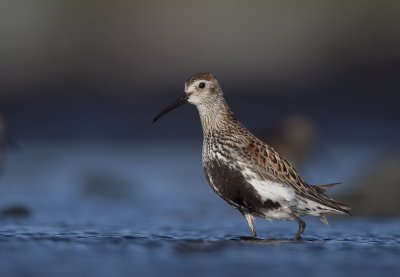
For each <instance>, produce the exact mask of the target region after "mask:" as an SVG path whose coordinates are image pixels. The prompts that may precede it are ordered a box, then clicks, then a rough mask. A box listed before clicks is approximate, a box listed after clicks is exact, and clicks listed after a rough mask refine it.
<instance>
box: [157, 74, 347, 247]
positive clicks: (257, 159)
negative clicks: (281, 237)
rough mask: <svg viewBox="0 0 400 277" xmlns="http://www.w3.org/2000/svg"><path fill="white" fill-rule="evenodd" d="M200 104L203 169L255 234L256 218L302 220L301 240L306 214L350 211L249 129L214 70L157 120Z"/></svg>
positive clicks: (191, 82)
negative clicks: (239, 118)
mask: <svg viewBox="0 0 400 277" xmlns="http://www.w3.org/2000/svg"><path fill="white" fill-rule="evenodd" d="M188 102H189V103H191V104H194V105H195V106H196V107H197V109H198V111H199V114H200V120H201V125H202V127H203V153H202V160H203V167H204V173H205V176H206V178H207V181H208V183H209V184H210V186H211V188H212V189H213V190H214V191H215V193H217V194H218V195H219V196H220V197H221V198H222V199H224V200H225V201H226V202H228V203H229V204H230V205H232V206H233V207H234V208H236V209H238V210H239V211H240V212H241V213H242V214H243V216H244V217H245V219H246V221H247V223H248V225H249V227H250V229H251V232H252V234H253V236H254V237H257V233H256V229H255V227H254V221H255V217H260V218H265V219H270V220H272V219H283V220H296V221H297V222H298V225H299V228H298V231H297V233H296V235H295V239H301V236H302V234H303V232H304V229H305V223H304V221H303V220H301V217H302V216H305V215H312V216H318V217H319V218H320V219H321V221H322V222H323V223H325V224H327V220H326V217H325V214H326V213H334V214H350V209H351V208H350V207H349V206H348V205H345V204H342V203H339V202H337V201H335V200H333V199H332V198H330V197H329V196H328V195H327V194H326V193H325V190H326V189H327V188H329V187H331V186H333V185H334V184H332V185H325V186H313V185H309V184H307V183H306V182H305V181H304V180H303V179H302V178H301V177H300V176H299V174H298V173H297V172H296V170H295V169H294V168H293V167H292V166H291V165H290V164H289V162H287V161H286V160H285V159H284V158H282V157H281V156H280V155H279V153H277V152H276V151H275V150H274V149H273V148H272V147H271V146H269V145H267V144H265V143H263V142H262V141H261V140H259V139H258V138H256V137H255V136H254V135H253V134H251V133H250V131H249V130H247V129H246V128H245V127H243V126H242V125H241V124H240V123H239V122H238V121H237V120H236V118H235V116H234V114H233V112H232V111H231V110H230V108H229V106H228V105H227V103H226V102H225V99H224V97H223V92H222V89H221V86H220V85H219V83H218V81H217V79H216V78H215V77H214V76H213V75H212V74H210V73H198V74H196V75H194V76H192V77H190V78H189V79H188V80H187V81H186V83H185V93H184V95H183V96H181V97H180V98H178V99H177V100H176V101H174V102H173V103H171V104H170V105H169V106H167V107H166V108H165V109H164V110H163V111H161V112H160V113H159V114H158V115H157V116H156V117H155V118H154V120H153V123H154V122H156V121H157V120H158V119H159V118H160V117H162V116H163V115H165V114H166V113H168V112H170V111H172V110H173V109H175V108H177V107H179V106H181V105H183V104H185V103H188Z"/></svg>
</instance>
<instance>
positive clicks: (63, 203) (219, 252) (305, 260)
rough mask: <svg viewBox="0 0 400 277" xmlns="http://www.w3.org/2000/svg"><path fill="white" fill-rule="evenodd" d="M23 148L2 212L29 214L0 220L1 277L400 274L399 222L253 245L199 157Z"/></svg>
mask: <svg viewBox="0 0 400 277" xmlns="http://www.w3.org/2000/svg"><path fill="white" fill-rule="evenodd" d="M24 145H25V146H24V147H25V148H24V150H23V151H22V152H20V153H16V154H14V155H12V156H10V157H9V159H8V165H7V170H5V173H4V175H3V176H2V178H1V186H0V195H1V198H0V208H2V207H4V206H7V205H10V204H13V203H17V204H21V205H23V206H25V207H27V209H29V211H30V213H31V214H30V216H28V217H25V218H20V219H17V218H4V217H3V218H1V217H0V276H133V275H135V276H143V275H144V276H160V275H167V276H176V275H182V276H189V275H190V276H199V275H207V276H221V275H227V276H241V277H242V276H243V275H249V274H251V275H252V276H266V275H271V274H273V275H276V274H281V275H289V276H290V275H294V274H296V275H309V276H317V275H318V276H321V275H324V276H337V275H338V274H340V275H347V276H350V275H351V276H354V275H355V274H357V275H358V274H360V275H363V276H376V275H378V274H379V275H381V276H382V275H383V276H398V275H399V273H400V262H399V260H400V219H378V218H358V217H356V216H353V217H335V218H329V217H328V219H329V220H330V226H325V225H323V224H321V223H320V222H319V221H318V220H316V219H313V218H305V221H306V223H307V227H306V231H305V233H304V239H303V240H302V241H294V240H293V239H292V238H293V236H294V234H295V233H296V231H297V224H296V222H267V221H265V220H258V221H257V223H256V228H257V231H258V234H259V236H260V237H261V238H265V239H257V240H254V239H251V238H249V237H245V236H248V235H250V230H249V229H248V227H247V224H246V222H245V220H244V219H243V218H242V216H241V215H240V214H239V213H238V212H237V211H235V210H233V209H232V208H231V207H229V205H227V204H226V203H224V202H223V201H221V200H220V199H219V198H218V197H217V196H216V195H215V194H214V193H213V192H212V191H211V189H210V188H209V187H208V185H207V184H206V181H205V178H204V176H203V172H202V168H201V161H200V147H198V146H195V147H193V146H190V145H187V146H182V145H179V147H180V149H181V151H178V152H177V151H176V150H175V148H174V147H170V148H163V147H158V148H157V147H137V146H132V147H131V146H129V145H120V146H115V145H114V146H112V147H110V146H107V145H97V146H96V145H93V144H90V145H82V144H79V145H72V144H67V145H66V144H55V145H48V144H46V145H43V144H32V145H29V144H24ZM171 157H173V159H171ZM323 164H324V163H319V164H318V165H317V166H316V167H313V168H314V170H315V171H314V172H312V171H310V173H309V175H310V176H311V177H312V176H318V172H321V171H322V172H327V171H329V170H328V169H327V168H325V167H323V166H322V165H323ZM351 171H352V168H351V167H350V166H348V167H347V166H343V167H342V171H340V169H338V168H335V174H338V175H341V176H347V174H346V173H349V172H351ZM329 172H330V173H331V174H332V173H333V171H332V170H330V171H329ZM325 178H327V179H328V180H329V181H331V180H335V176H330V177H329V178H328V177H327V176H325ZM99 180H100V181H99ZM315 182H316V183H320V182H319V180H315Z"/></svg>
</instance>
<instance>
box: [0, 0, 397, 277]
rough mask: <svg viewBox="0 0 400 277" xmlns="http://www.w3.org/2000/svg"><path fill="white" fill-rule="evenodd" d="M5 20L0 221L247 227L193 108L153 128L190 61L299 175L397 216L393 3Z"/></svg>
mask: <svg viewBox="0 0 400 277" xmlns="http://www.w3.org/2000/svg"><path fill="white" fill-rule="evenodd" d="M0 21H1V23H0V40H1V43H0V113H1V117H0V143H1V145H0V166H1V175H0V226H1V224H7V222H8V223H9V224H17V223H15V222H18V224H20V225H18V226H39V225H40V226H42V225H46V224H47V225H46V226H59V225H60V224H61V226H71V225H73V226H75V224H78V225H79V224H82V225H84V226H87V224H89V225H90V226H95V227H93V228H99V226H103V227H104V226H114V225H118V224H120V225H121V226H126V228H128V229H129V230H134V231H143V232H150V231H151V230H152V231H153V232H156V233H157V232H158V233H160V232H161V233H163V232H164V233H165V232H166V233H171V232H175V231H176V232H178V233H179V232H180V231H181V230H182V229H185V228H187V229H189V230H193V229H196V228H201V226H203V227H204V226H208V227H209V228H210V229H213V228H214V227H215V228H216V229H218V228H220V229H224V228H226V229H225V230H228V231H227V232H229V230H231V231H230V232H234V231H237V230H240V231H238V232H239V233H246V232H248V230H247V226H246V225H245V223H244V222H243V221H242V220H243V219H242V218H241V217H240V216H239V215H238V213H237V212H236V211H234V210H233V209H231V207H229V206H228V205H226V204H225V203H224V202H223V201H221V200H220V199H218V197H217V196H215V195H214V193H213V192H212V191H211V189H210V188H209V187H208V185H207V183H206V181H205V178H204V176H203V171H202V165H201V143H202V137H201V136H202V133H201V127H200V122H199V119H198V114H197V111H196V110H195V107H193V106H189V105H187V106H185V107H183V108H180V109H179V110H176V111H174V112H173V113H171V114H168V116H166V117H165V118H163V119H162V120H160V121H159V122H158V123H157V124H155V125H152V124H151V120H152V118H153V117H154V115H156V114H157V113H158V112H159V111H160V110H161V109H162V108H164V106H165V105H167V104H169V103H170V102H171V101H172V100H174V99H175V98H177V97H178V96H180V95H181V94H182V93H183V87H184V81H185V80H186V79H187V78H188V77H189V76H190V75H192V74H195V73H197V72H199V71H209V72H212V73H213V74H215V75H216V76H217V78H218V79H219V81H220V83H221V84H222V86H223V89H224V92H225V97H226V99H227V102H228V103H229V104H230V105H231V107H232V109H233V111H234V112H235V114H236V116H237V118H238V119H239V120H240V121H241V122H242V123H243V124H244V125H245V126H247V127H248V128H249V129H250V130H251V131H252V132H253V133H254V134H256V135H257V136H259V137H261V138H262V139H263V140H265V141H266V142H268V143H270V144H271V145H272V146H273V147H275V148H276V149H278V150H279V151H281V152H282V153H283V154H284V156H285V157H287V159H288V160H289V161H291V162H292V163H294V164H295V165H296V168H297V169H298V171H299V172H300V173H301V174H302V175H303V177H304V178H305V179H306V180H307V181H308V182H309V183H311V184H324V183H332V182H341V183H342V185H341V186H339V187H338V189H336V190H334V191H333V195H335V196H336V197H337V198H338V199H339V200H342V201H344V202H348V203H349V204H350V205H352V206H353V207H354V213H355V215H356V216H369V217H370V216H374V217H393V216H399V215H400V202H399V201H398V199H399V198H400V171H399V167H400V158H399V154H400V143H399V141H400V128H399V126H400V108H399V103H400V93H399V91H400V2H399V1H391V0H388V1H378V0H376V1H361V0H360V1H347V2H343V1H341V2H338V1H330V0H328V1H290V0H285V1H225V0H223V1H217V2H215V1H201V2H199V1H196V2H191V1H168V2H165V1H156V2H150V1H122V0H120V1H112V2H111V1H50V0H35V1H27V0H13V1H2V2H1V3H0ZM15 218H19V219H18V221H15ZM221 218H226V221H228V222H233V223H232V224H233V226H240V227H239V229H238V228H237V227H232V226H231V225H229V224H230V223H227V224H228V225H224V224H225V223H223V222H222V221H221ZM10 220H11V221H10ZM20 220H22V221H20ZM10 222H11V223H10ZM29 224H30V225H29ZM57 224H58V225H57ZM191 224H192V225H191ZM218 224H220V225H218ZM96 226H97V227H96ZM199 226H200V227H199ZM268 226H269V227H268ZM268 226H267V227H265V228H264V229H266V235H267V234H268V231H267V230H268V229H271V228H272V227H271V226H270V225H268ZM272 226H273V225H272ZM288 226H291V225H288ZM208 227H207V228H208ZM230 227H232V228H231V229H230ZM291 227H293V226H291ZM0 228H1V227H0ZM10 228H11V227H10ZM11 229H12V228H11ZM289 229H290V228H289ZM149 230H150V231H149ZM160 230H161V231H160ZM171 230H175V231H171ZM232 230H233V231H232ZM306 232H307V231H306ZM3 266H4V265H3ZM3 268H4V267H3ZM5 272H7V271H5ZM7 273H9V272H7Z"/></svg>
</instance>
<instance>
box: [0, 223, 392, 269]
mask: <svg viewBox="0 0 400 277" xmlns="http://www.w3.org/2000/svg"><path fill="white" fill-rule="evenodd" d="M243 223H244V222H243ZM332 224H333V225H334V227H331V228H328V227H320V226H318V225H317V223H316V222H315V223H312V224H310V226H309V228H308V230H306V234H305V236H304V239H303V240H302V241H294V240H292V239H291V236H292V235H293V233H294V232H295V228H294V227H295V226H294V225H290V224H279V223H278V224H273V226H269V228H268V229H269V230H268V233H267V231H266V230H263V231H262V232H261V234H260V235H261V236H265V237H268V238H266V239H257V240H254V239H251V238H249V237H241V235H242V234H248V231H247V230H245V228H241V227H240V228H239V229H238V228H236V229H235V228H233V227H234V226H225V228H223V227H221V224H219V225H217V226H216V227H215V229H204V227H202V226H197V228H195V227H194V226H185V224H182V225H181V226H180V227H181V228H182V229H180V227H179V226H178V227H177V226H176V223H175V224H174V226H168V225H166V226H164V227H161V228H160V229H159V230H154V231H153V232H147V231H137V230H136V228H135V227H134V226H128V227H127V226H124V227H121V226H101V225H99V226H95V225H93V224H92V225H89V226H74V225H62V224H58V225H52V226H51V225H36V224H34V223H31V224H26V223H25V224H22V223H18V222H17V223H16V222H3V224H2V226H1V228H0V249H1V250H0V253H1V254H0V275H1V276H27V275H29V276H55V275H57V276H84V275H86V276H132V275H135V276H137V275H145V276H159V275H167V276H176V275H178V274H185V275H189V274H190V275H194V276H197V275H203V274H204V275H207V276H221V275H228V276H243V275H246V274H251V275H254V276H265V275H266V274H269V275H270V274H274V275H275V274H285V275H287V274H290V275H293V274H304V275H310V276H317V275H322V274H323V275H324V276H337V275H338V274H341V275H347V276H350V275H352V276H353V275H354V274H357V275H363V276H376V275H378V274H379V275H384V276H395V275H397V276H398V273H399V272H400V263H399V258H400V235H399V227H400V220H374V219H351V220H345V221H339V220H334V221H333V222H332ZM242 231H243V233H242Z"/></svg>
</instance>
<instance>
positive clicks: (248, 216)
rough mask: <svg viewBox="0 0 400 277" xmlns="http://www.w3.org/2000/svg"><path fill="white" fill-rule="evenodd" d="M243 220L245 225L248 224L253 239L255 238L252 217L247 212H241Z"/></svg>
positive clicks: (255, 233)
mask: <svg viewBox="0 0 400 277" xmlns="http://www.w3.org/2000/svg"><path fill="white" fill-rule="evenodd" d="M243 215H244V218H246V221H247V224H249V227H250V230H251V233H252V234H253V237H255V238H256V237H257V232H256V228H255V227H254V217H253V216H252V215H251V214H250V213H248V212H243Z"/></svg>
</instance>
